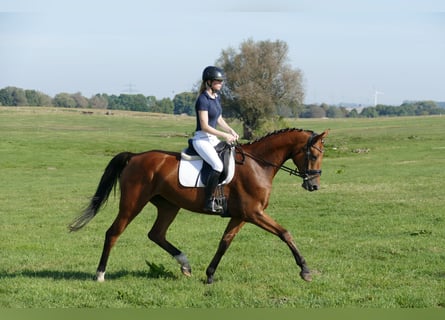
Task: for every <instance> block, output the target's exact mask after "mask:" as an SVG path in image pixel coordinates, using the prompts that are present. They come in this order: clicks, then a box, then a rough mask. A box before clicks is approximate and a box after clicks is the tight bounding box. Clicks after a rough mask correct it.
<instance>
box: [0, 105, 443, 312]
mask: <svg viewBox="0 0 445 320" xmlns="http://www.w3.org/2000/svg"><path fill="white" fill-rule="evenodd" d="M92 111H93V113H92V114H90V113H85V112H82V110H72V109H56V108H26V107H18V108H7V107H0V181H1V183H0V217H1V224H0V237H1V238H0V240H1V241H0V251H1V257H0V261H1V263H0V307H2V308H78V307H82V308H108V307H111V308H134V307H136V308H171V307H173V308H338V307H342V308H344V307H359V308H389V309H391V308H434V309H442V310H443V308H444V307H445V213H444V208H445V196H444V186H445V182H444V181H445V170H444V167H445V139H444V137H443V135H444V132H445V131H444V128H445V117H440V116H437V117H407V118H377V119H335V120H333V119H329V120H328V119H305V120H303V119H287V120H286V121H287V123H288V125H289V126H290V127H297V128H304V129H311V130H314V131H317V132H321V131H323V130H325V129H327V128H330V129H331V130H330V135H329V137H328V138H327V139H326V150H325V157H324V160H323V175H322V178H321V189H320V190H319V191H317V192H312V193H309V192H306V191H305V190H303V189H302V188H301V187H300V185H301V180H300V179H299V178H296V177H293V176H289V175H288V174H286V173H284V172H279V173H278V175H277V176H276V178H275V179H274V185H273V191H272V196H271V201H270V205H269V208H268V210H267V212H268V214H269V215H271V216H272V217H274V219H276V220H277V221H278V222H279V223H280V224H281V225H283V226H285V227H286V228H287V229H288V230H289V231H290V232H291V233H292V235H293V236H294V238H295V241H296V243H297V245H298V247H299V249H300V250H301V252H302V254H303V255H304V257H305V258H306V260H307V262H308V265H309V267H310V268H311V269H312V270H313V273H314V276H313V278H314V279H313V281H312V282H311V283H306V282H304V281H302V280H301V279H300V277H299V275H298V273H299V268H298V267H297V266H296V265H295V261H294V259H293V257H292V255H291V253H290V251H289V249H288V248H287V247H286V245H285V244H284V243H283V242H282V241H281V240H280V239H278V238H277V237H274V236H272V235H271V234H268V233H266V232H265V231H263V230H261V229H259V228H257V227H255V226H253V225H246V226H245V227H244V228H243V229H242V230H241V231H240V233H239V234H238V235H237V236H236V238H235V239H234V241H233V243H232V245H231V247H230V248H229V250H228V251H227V253H226V255H225V256H224V257H223V259H222V261H221V264H220V266H219V268H218V270H217V272H216V274H215V282H214V283H213V284H212V285H206V284H204V281H205V279H206V278H205V269H206V267H207V265H208V264H209V262H210V260H211V258H212V257H213V255H214V253H215V251H216V248H217V245H218V242H219V239H220V237H221V235H222V232H223V230H224V228H225V226H226V224H227V222H228V220H227V219H224V218H219V217H210V216H205V215H199V214H194V213H191V212H187V211H185V210H181V212H180V214H179V215H178V217H177V219H176V220H175V222H174V223H173V224H172V226H171V228H170V230H169V233H168V237H169V240H170V241H171V242H172V243H173V244H175V245H177V246H178V247H179V248H180V249H181V250H183V251H184V253H186V254H187V256H188V258H189V260H190V262H191V265H192V270H193V275H192V277H190V278H187V277H184V276H182V274H181V272H180V270H179V265H178V264H177V263H176V261H175V260H174V259H172V258H171V257H170V256H169V255H168V254H167V253H166V252H164V251H163V250H162V249H161V248H159V247H158V246H157V245H155V244H154V243H153V242H151V241H150V240H148V238H147V232H148V230H149V229H150V227H151V225H152V223H153V221H154V218H155V209H154V207H153V206H152V205H148V206H147V207H146V208H144V210H143V211H142V212H141V214H140V215H139V216H138V217H137V218H136V219H135V220H134V221H133V222H132V224H130V225H129V227H128V228H127V229H126V231H125V232H124V233H123V235H122V236H121V237H120V239H119V241H118V243H117V245H116V246H115V247H114V249H113V251H112V252H111V256H110V260H109V264H108V268H107V280H106V282H105V283H97V282H95V281H93V278H94V275H95V270H96V267H97V263H98V261H99V258H100V254H101V251H102V245H103V240H104V234H105V231H106V230H107V229H108V227H109V226H110V224H111V223H112V221H113V220H114V218H115V216H116V214H117V207H118V197H116V198H114V197H113V196H112V197H111V198H110V200H109V202H108V204H107V205H106V207H105V208H104V209H103V210H102V211H100V213H99V214H98V215H97V216H96V217H95V218H94V220H92V221H91V222H90V224H88V225H87V226H86V227H85V228H84V229H82V230H81V231H79V232H77V233H69V232H68V230H67V225H68V224H69V223H70V221H71V220H72V219H73V218H74V217H76V216H77V215H78V214H79V213H80V211H81V210H82V209H83V208H84V206H85V205H86V204H87V202H88V201H89V198H90V197H91V196H92V195H93V193H94V191H95V189H96V186H97V184H98V182H99V179H100V177H101V175H102V173H103V170H104V169H105V166H106V165H107V164H108V162H109V160H110V159H111V158H112V156H114V155H115V154H116V153H118V152H121V151H133V152H140V151H145V150H150V149H165V150H171V151H180V150H181V149H182V148H184V147H185V146H186V143H187V137H188V136H190V135H191V134H192V131H193V129H194V121H195V120H194V118H191V117H186V116H173V115H160V114H149V113H129V112H114V113H113V114H112V115H106V114H105V111H100V110H92ZM233 125H234V126H235V127H236V128H238V130H239V131H240V132H241V127H240V124H239V123H236V122H235V123H233Z"/></svg>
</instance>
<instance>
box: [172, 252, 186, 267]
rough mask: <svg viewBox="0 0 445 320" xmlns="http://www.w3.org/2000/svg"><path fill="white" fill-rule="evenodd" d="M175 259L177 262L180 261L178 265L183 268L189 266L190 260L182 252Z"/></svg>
mask: <svg viewBox="0 0 445 320" xmlns="http://www.w3.org/2000/svg"><path fill="white" fill-rule="evenodd" d="M174 258H175V259H176V261H178V263H179V264H180V265H181V266H183V265H188V264H189V260H188V259H187V256H186V255H185V254H183V253H182V252H181V253H180V254H178V255H176V256H174Z"/></svg>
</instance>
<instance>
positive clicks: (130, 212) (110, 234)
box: [96, 197, 146, 282]
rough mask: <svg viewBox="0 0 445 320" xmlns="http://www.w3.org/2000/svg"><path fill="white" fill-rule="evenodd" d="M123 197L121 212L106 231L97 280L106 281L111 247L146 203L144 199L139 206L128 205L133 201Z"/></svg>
mask: <svg viewBox="0 0 445 320" xmlns="http://www.w3.org/2000/svg"><path fill="white" fill-rule="evenodd" d="M122 199H125V198H124V197H121V204H120V208H119V214H118V215H117V217H116V219H115V220H114V222H113V224H112V225H111V226H110V228H109V229H108V230H107V232H106V233H105V241H104V247H103V250H102V255H101V257H100V261H99V265H98V267H97V271H96V280H97V281H98V282H104V281H105V269H106V267H107V262H108V257H109V256H110V252H111V249H112V248H113V246H114V245H115V244H116V241H117V239H118V238H119V236H120V235H121V234H122V233H123V232H124V230H125V228H126V227H127V226H128V225H129V224H130V222H131V221H132V220H133V219H134V218H135V217H136V216H137V215H138V214H139V212H141V210H142V208H143V207H144V206H145V204H146V202H145V201H144V203H140V204H139V205H138V206H137V207H134V206H127V205H126V204H127V203H131V201H130V202H128V201H127V202H126V203H122V201H123V200H122Z"/></svg>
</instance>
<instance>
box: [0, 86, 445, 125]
mask: <svg viewBox="0 0 445 320" xmlns="http://www.w3.org/2000/svg"><path fill="white" fill-rule="evenodd" d="M196 97H197V93H196V92H192V91H190V92H183V93H179V94H176V95H175V96H174V98H173V99H170V98H163V99H160V100H158V99H157V98H156V97H155V96H144V95H142V94H120V95H114V94H112V95H109V94H105V93H101V94H96V95H93V96H92V97H90V98H87V97H84V96H83V95H82V94H81V93H80V92H77V93H59V94H56V95H55V96H54V97H53V98H52V97H50V96H49V95H47V94H45V93H42V92H39V91H36V90H25V89H21V88H17V87H6V88H3V89H0V106H16V107H19V106H36V107H39V106H42V107H43V106H45V107H51V106H52V107H61V108H92V109H105V110H129V111H141V112H157V113H167V114H187V115H189V116H194V115H195V100H196ZM444 109H445V105H444V103H440V102H435V101H406V102H403V103H402V104H401V105H400V106H393V105H383V104H378V105H377V106H374V107H365V108H353V107H349V108H347V107H343V106H335V105H328V104H326V103H321V104H301V105H300V106H298V107H296V108H293V109H292V108H290V107H288V106H281V107H279V108H277V109H276V110H275V111H274V114H275V115H276V116H279V117H284V118H294V117H295V118H358V117H362V118H376V117H402V116H423V115H438V114H444V113H445V110H444ZM229 116H230V115H229Z"/></svg>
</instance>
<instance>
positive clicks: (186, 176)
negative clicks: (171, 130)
mask: <svg viewBox="0 0 445 320" xmlns="http://www.w3.org/2000/svg"><path fill="white" fill-rule="evenodd" d="M215 150H216V152H217V153H218V156H219V157H220V159H221V161H222V162H223V164H224V169H223V171H222V173H221V176H220V177H219V184H220V185H223V184H227V183H229V182H230V181H231V180H232V178H233V175H234V173H235V147H234V146H231V145H230V144H228V143H227V142H225V141H222V142H220V143H218V145H216V146H215ZM211 170H212V167H211V166H210V165H209V164H208V163H207V162H205V161H204V160H203V159H202V158H201V156H200V155H199V154H198V153H197V152H196V150H195V148H194V147H193V143H192V139H189V140H188V147H187V148H185V149H184V150H182V152H181V160H180V161H179V183H180V184H181V185H182V186H183V187H195V188H196V187H204V186H205V183H206V181H207V178H208V176H209V174H210V172H211Z"/></svg>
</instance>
